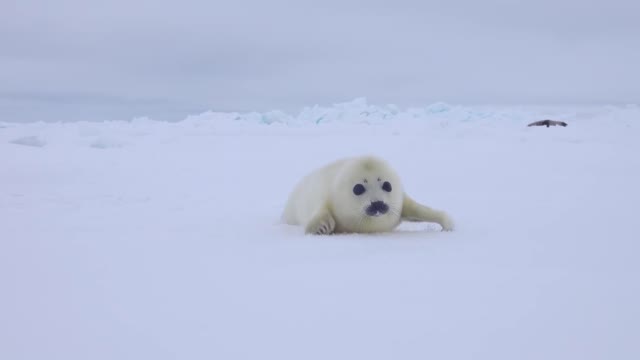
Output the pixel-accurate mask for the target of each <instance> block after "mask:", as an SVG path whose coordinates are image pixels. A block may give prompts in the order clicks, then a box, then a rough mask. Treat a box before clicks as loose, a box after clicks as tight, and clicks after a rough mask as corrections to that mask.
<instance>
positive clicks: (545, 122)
mask: <svg viewBox="0 0 640 360" xmlns="http://www.w3.org/2000/svg"><path fill="white" fill-rule="evenodd" d="M556 125H560V126H567V123H566V122H564V121H555V120H540V121H535V122H532V123H531V124H529V125H527V126H546V127H549V126H556Z"/></svg>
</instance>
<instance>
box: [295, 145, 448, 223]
mask: <svg viewBox="0 0 640 360" xmlns="http://www.w3.org/2000/svg"><path fill="white" fill-rule="evenodd" d="M282 220H283V221H284V222H285V223H287V224H290V225H303V226H304V227H305V233H309V234H331V233H372V232H388V231H391V230H393V229H394V228H395V227H397V226H398V225H399V224H400V222H401V221H403V220H405V221H426V222H434V223H438V224H440V226H442V229H443V230H447V231H449V230H453V222H452V221H451V219H450V218H449V216H448V215H447V214H446V213H444V212H442V211H438V210H434V209H431V208H429V207H426V206H423V205H420V204H418V203H416V202H415V201H414V200H412V199H411V198H410V197H409V196H408V195H407V194H406V193H405V192H404V189H403V186H402V182H401V179H400V177H399V176H398V175H397V174H396V172H395V171H394V170H393V169H391V167H390V166H389V165H388V164H387V163H386V162H385V161H384V160H382V159H380V158H377V157H373V156H363V157H354V158H345V159H340V160H337V161H335V162H333V163H330V164H328V165H325V166H323V167H321V168H319V169H317V170H315V171H313V172H311V173H310V174H308V175H307V176H305V177H304V178H303V179H302V180H301V181H300V182H299V183H298V184H297V185H296V187H295V188H294V190H293V191H292V193H291V194H290V196H289V199H288V201H287V205H286V207H285V209H284V212H283V214H282Z"/></svg>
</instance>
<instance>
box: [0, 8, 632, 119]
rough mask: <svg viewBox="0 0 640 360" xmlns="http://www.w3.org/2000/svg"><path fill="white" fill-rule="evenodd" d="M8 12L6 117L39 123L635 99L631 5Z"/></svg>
mask: <svg viewBox="0 0 640 360" xmlns="http://www.w3.org/2000/svg"><path fill="white" fill-rule="evenodd" d="M1 6H2V7H3V8H4V9H1V10H2V11H0V13H1V14H0V42H1V43H2V44H3V46H2V47H1V48H0V101H2V103H3V104H4V106H3V108H4V110H3V109H0V121H1V120H3V119H6V118H7V116H8V114H7V113H10V115H11V119H14V120H16V121H27V120H32V118H30V117H31V116H32V115H28V114H21V113H20V109H24V108H25V106H24V104H26V103H28V104H31V105H29V106H36V107H39V108H41V109H43V110H42V111H43V113H42V115H39V116H40V117H43V116H45V117H47V116H48V118H50V119H54V118H55V119H58V120H65V119H69V118H74V119H75V118H78V117H79V116H82V117H88V120H93V119H99V120H102V119H103V118H105V117H113V116H118V117H124V118H131V117H133V116H141V115H149V116H152V117H155V118H163V117H164V118H166V117H170V118H173V117H177V118H181V117H184V116H185V115H186V114H187V113H188V112H198V111H205V110H208V109H213V110H221V111H231V110H238V111H251V110H257V111H266V110H270V109H284V110H287V111H294V112H295V111H297V110H298V109H300V107H302V106H306V105H313V104H316V103H321V104H327V103H332V102H337V101H343V100H349V99H352V98H355V97H359V96H366V97H367V98H368V99H369V100H370V101H371V102H375V103H396V104H398V105H400V106H419V105H425V104H428V103H430V102H434V101H447V102H452V103H585V102H586V103H593V102H598V103H617V102H622V103H625V102H634V103H638V102H640V99H638V97H639V96H640V95H639V94H640V91H639V90H640V88H639V86H638V84H640V72H639V71H638V70H637V65H636V64H638V63H640V49H639V48H638V47H637V46H635V45H633V44H635V42H637V38H639V37H640V24H638V23H637V21H635V18H634V14H637V13H638V10H640V5H638V4H637V3H636V2H634V1H609V2H607V3H606V4H602V3H600V2H596V1H586V2H585V1H582V2H578V1H567V2H561V3H558V2H552V1H548V0H541V1H536V2H524V3H521V2H518V3H514V2H511V1H504V0H488V1H484V2H476V1H429V2H424V1H396V2H393V3H390V2H387V1H385V2H383V1H377V0H373V1H367V2H364V1H345V2H343V1H337V0H326V1H323V2H311V1H281V0H275V1H269V2H265V1H233V2H231V1H229V2H224V1H214V2H210V1H182V2H162V1H160V2H158V1H123V0H114V1H111V2H97V1H76V0H73V1H68V0H67V1H64V0H63V1H60V2H40V1H35V0H24V1H20V2H17V1H14V2H13V3H10V4H9V5H7V4H5V5H1ZM115 99H118V100H115ZM20 104H22V105H20ZM69 104H72V105H69ZM74 108H75V109H83V110H82V111H80V110H78V111H77V112H76V113H74V110H73V109H74ZM7 109H11V110H7ZM92 109H94V110H95V111H94V112H93V113H92ZM63 110H64V111H63Z"/></svg>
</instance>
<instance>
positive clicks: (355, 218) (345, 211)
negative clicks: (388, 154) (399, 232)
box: [331, 157, 403, 232]
mask: <svg viewBox="0 0 640 360" xmlns="http://www.w3.org/2000/svg"><path fill="white" fill-rule="evenodd" d="M331 193H332V198H331V204H332V212H333V213H334V214H335V216H336V223H337V224H336V225H337V226H339V227H341V228H342V229H343V230H344V231H347V232H381V231H386V230H391V229H393V228H394V227H395V226H396V225H397V224H398V223H399V222H400V213H401V212H402V201H403V189H402V184H401V182H400V178H399V176H397V175H396V173H395V171H393V170H392V169H391V168H390V167H389V165H388V164H387V163H386V162H384V161H383V160H381V159H378V158H375V157H363V158H356V159H353V160H350V163H349V164H347V165H346V166H344V167H343V169H342V170H341V172H340V173H339V174H338V176H337V177H336V180H335V182H334V184H333V191H332V192H331Z"/></svg>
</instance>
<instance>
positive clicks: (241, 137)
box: [0, 99, 640, 359]
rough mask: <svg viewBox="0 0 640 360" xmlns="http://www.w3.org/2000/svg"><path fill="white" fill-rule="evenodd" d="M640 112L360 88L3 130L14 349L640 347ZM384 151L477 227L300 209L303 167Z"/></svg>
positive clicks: (544, 355)
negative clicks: (384, 96) (331, 228)
mask: <svg viewBox="0 0 640 360" xmlns="http://www.w3.org/2000/svg"><path fill="white" fill-rule="evenodd" d="M544 118H552V119H556V120H564V121H567V122H568V123H569V126H568V127H566V128H560V127H553V128H542V127H527V126H526V124H527V123H529V122H530V121H534V120H540V119H544ZM639 119H640V108H638V107H637V106H634V105H629V106H620V107H553V108H551V107H548V108H544V107H539V108H524V107H511V108H505V107H489V106H486V107H475V108H468V107H459V106H451V105H448V104H434V105H430V106H427V107H425V108H419V109H402V110H401V109H398V108H396V107H394V106H372V105H369V104H367V103H366V101H365V100H364V99H357V100H355V101H353V102H350V103H345V104H337V105H335V106H333V107H328V108H322V107H314V108H309V109H305V110H304V111H302V112H301V113H300V114H299V115H297V116H292V115H288V114H284V113H282V112H279V111H274V112H270V113H266V114H257V113H256V114H238V113H215V112H209V113H205V114H201V115H197V116H192V117H189V118H187V119H185V120H184V121H181V122H175V123H168V122H157V121H153V120H151V119H145V118H140V119H135V120H132V121H130V122H102V123H92V122H73V123H53V124H52V123H30V124H15V123H1V124H0V179H1V183H0V221H1V222H0V225H1V230H0V237H1V241H0V285H1V288H2V297H0V358H2V359H638V358H640V342H639V340H640V307H639V306H638V304H640V282H639V281H638V277H639V275H640V261H639V260H638V254H639V251H640V245H639V241H640V231H639V230H638V226H637V225H638V223H637V221H638V219H637V216H638V212H637V204H638V202H640V191H639V190H638V184H640V157H639V155H638V154H640V152H639V151H638V150H639V148H640V144H639V140H640V137H639V135H640V124H639ZM20 139H22V140H20ZM25 139H26V140H25ZM364 153H366V154H377V155H380V156H383V157H384V158H386V159H387V160H389V161H390V162H391V163H392V164H393V165H394V167H395V168H396V170H397V171H398V172H399V173H400V175H401V176H402V177H403V179H404V182H405V187H406V188H407V190H408V191H409V192H410V193H411V194H412V195H413V196H414V197H415V198H416V199H418V200H420V201H421V202H423V203H426V204H428V205H430V206H433V207H436V208H439V209H444V210H446V211H448V212H449V213H450V214H451V215H452V216H453V217H454V219H455V220H456V223H457V226H458V227H457V230H456V231H454V232H451V233H444V232H440V231H438V229H439V227H438V226H437V225H435V224H403V225H402V226H401V227H400V228H399V229H398V230H397V231H396V232H394V233H391V234H379V235H343V236H330V237H314V236H304V235H303V233H302V229H301V228H298V227H291V226H286V225H282V224H280V223H279V222H278V221H279V216H280V213H281V211H282V208H283V206H284V203H285V201H286V198H287V196H288V194H289V191H290V190H291V188H292V187H293V185H294V184H295V183H296V182H297V181H298V180H299V179H300V177H301V176H303V175H304V174H306V173H307V172H309V171H310V170H312V169H313V168H315V167H317V166H320V165H322V164H324V163H326V162H328V161H331V160H333V159H335V158H337V157H342V156H348V155H355V154H364Z"/></svg>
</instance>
